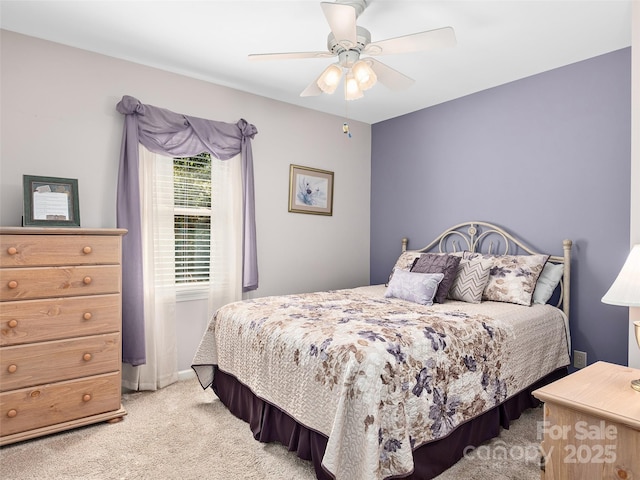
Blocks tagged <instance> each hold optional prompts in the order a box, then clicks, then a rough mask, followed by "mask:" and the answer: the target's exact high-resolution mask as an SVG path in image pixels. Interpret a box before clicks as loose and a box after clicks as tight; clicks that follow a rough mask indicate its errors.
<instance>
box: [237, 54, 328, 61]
mask: <svg viewBox="0 0 640 480" xmlns="http://www.w3.org/2000/svg"><path fill="white" fill-rule="evenodd" d="M333 56H334V55H333V53H331V52H288V53H252V54H250V55H249V60H254V61H261V60H295V59H298V58H327V57H333Z"/></svg>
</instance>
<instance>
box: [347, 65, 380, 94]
mask: <svg viewBox="0 0 640 480" xmlns="http://www.w3.org/2000/svg"><path fill="white" fill-rule="evenodd" d="M351 71H352V72H353V76H354V77H355V79H356V81H357V82H358V87H360V90H362V91H364V90H369V89H370V88H371V87H373V86H374V85H375V84H376V82H377V81H378V77H377V76H376V73H375V72H374V71H373V69H372V68H371V66H370V65H369V63H368V62H367V61H366V60H358V61H357V62H356V63H354V64H353V67H351Z"/></svg>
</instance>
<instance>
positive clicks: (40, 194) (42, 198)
mask: <svg viewBox="0 0 640 480" xmlns="http://www.w3.org/2000/svg"><path fill="white" fill-rule="evenodd" d="M22 183H23V190H24V202H23V208H24V215H23V221H22V223H23V225H24V226H25V227H30V226H31V227H35V226H38V227H79V226H80V207H79V202H78V180H77V179H75V178H58V177H38V176H34V175H23V176H22Z"/></svg>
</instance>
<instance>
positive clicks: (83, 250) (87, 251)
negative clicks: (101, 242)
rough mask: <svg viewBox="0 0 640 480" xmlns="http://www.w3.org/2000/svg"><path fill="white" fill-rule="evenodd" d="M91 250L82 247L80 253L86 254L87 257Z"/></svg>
mask: <svg viewBox="0 0 640 480" xmlns="http://www.w3.org/2000/svg"><path fill="white" fill-rule="evenodd" d="M92 251H93V250H92V249H91V247H88V246H87V247H84V248H83V249H82V253H86V254H87V255H89V254H90V253H91V252H92Z"/></svg>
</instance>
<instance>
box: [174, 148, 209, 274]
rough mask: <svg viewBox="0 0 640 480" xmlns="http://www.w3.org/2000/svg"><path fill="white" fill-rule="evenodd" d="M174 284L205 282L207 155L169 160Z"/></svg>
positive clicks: (207, 214) (207, 210)
mask: <svg viewBox="0 0 640 480" xmlns="http://www.w3.org/2000/svg"><path fill="white" fill-rule="evenodd" d="M173 185H174V229H175V262H176V263H175V269H176V270H175V271H176V284H189V283H206V282H209V269H210V259H211V156H210V155H209V154H208V153H203V154H200V155H197V156H194V157H187V158H174V159H173Z"/></svg>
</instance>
